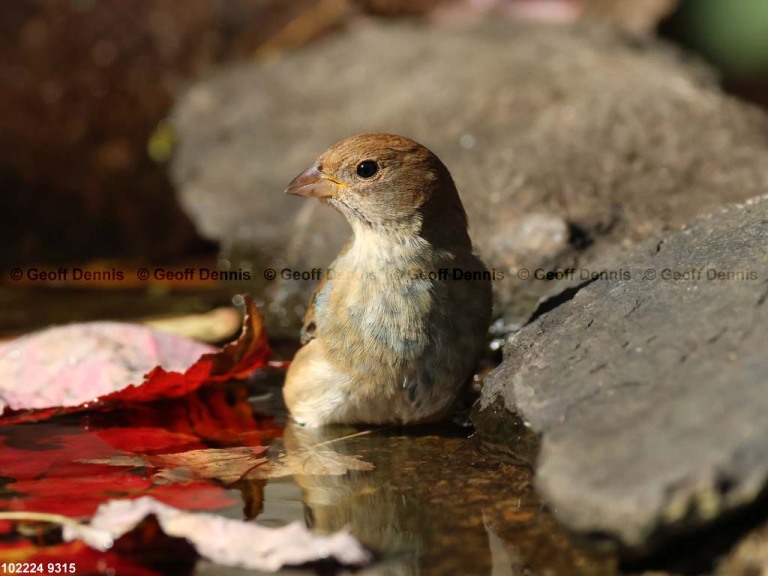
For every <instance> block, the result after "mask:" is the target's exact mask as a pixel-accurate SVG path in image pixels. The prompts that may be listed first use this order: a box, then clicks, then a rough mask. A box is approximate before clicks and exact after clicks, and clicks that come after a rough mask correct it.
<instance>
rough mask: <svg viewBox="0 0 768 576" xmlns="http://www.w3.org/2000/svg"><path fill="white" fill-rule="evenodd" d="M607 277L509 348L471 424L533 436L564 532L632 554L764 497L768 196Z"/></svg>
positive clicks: (726, 211)
mask: <svg viewBox="0 0 768 576" xmlns="http://www.w3.org/2000/svg"><path fill="white" fill-rule="evenodd" d="M692 195H694V196H695V194H692ZM604 271H605V275H604V276H603V277H601V278H599V279H597V280H594V281H592V282H590V283H589V284H588V285H585V286H583V287H582V288H581V289H580V290H578V291H577V292H576V293H575V295H573V297H572V299H570V300H568V301H567V302H564V303H562V304H560V305H559V306H557V307H556V308H554V309H553V310H551V311H549V312H547V313H544V314H542V315H541V316H540V317H539V318H538V319H536V320H535V321H534V322H532V323H531V324H529V325H528V326H526V327H525V328H523V329H522V330H521V331H520V332H518V333H517V334H516V335H515V336H514V337H513V339H512V340H511V341H510V342H509V344H508V345H507V347H506V348H505V350H504V362H503V363H502V365H501V366H500V367H499V368H498V369H497V370H496V371H495V372H494V373H492V375H491V376H490V377H489V378H488V380H487V382H486V386H485V388H484V390H483V398H482V403H481V413H482V412H483V410H491V411H493V410H498V403H499V402H500V401H502V400H503V403H504V405H505V406H506V408H507V409H508V410H509V411H510V412H511V413H512V415H513V416H514V417H516V418H519V419H523V420H524V421H525V422H526V423H527V425H528V426H529V427H530V428H531V430H532V431H533V432H536V433H538V434H540V435H541V436H542V443H541V451H540V454H539V457H538V462H537V470H536V485H537V487H538V488H539V490H540V491H541V492H542V494H543V495H544V497H545V499H546V500H547V501H548V503H549V505H550V506H551V507H552V509H553V511H554V513H555V514H556V516H557V517H558V518H559V519H560V520H561V521H562V522H564V523H565V524H566V525H568V526H569V527H571V528H572V529H574V530H576V531H579V532H583V533H589V534H600V535H604V536H607V537H608V538H610V539H614V540H617V541H619V542H620V543H621V544H622V545H623V546H626V547H628V548H634V549H642V548H645V547H647V546H649V545H653V544H655V543H656V542H658V541H659V540H660V539H661V538H663V537H665V536H668V535H669V534H674V533H676V532H684V531H687V530H691V529H693V528H696V527H699V526H701V525H705V524H707V523H709V522H710V521H712V520H714V519H716V518H718V517H719V516H721V515H722V514H723V513H724V512H727V511H733V510H735V509H739V508H740V507H743V506H747V505H749V504H750V503H752V502H753V501H755V500H756V498H758V496H759V495H760V493H761V492H762V491H764V490H766V488H768V418H766V414H768V354H767V353H766V352H767V351H768V344H767V343H768V196H763V197H761V198H756V199H754V200H752V201H748V202H747V203H745V204H742V205H738V206H731V207H728V208H723V209H720V210H718V211H717V212H715V213H714V214H712V215H710V216H707V217H701V218H698V219H696V220H694V221H693V222H692V223H691V224H690V225H689V226H688V227H687V228H685V229H684V230H683V231H681V232H677V233H674V234H671V235H668V236H664V237H662V238H661V239H659V240H652V241H649V242H646V243H644V244H643V245H641V246H638V247H636V248H634V249H632V250H630V251H628V252H627V253H625V254H622V255H620V256H619V257H617V258H616V259H615V260H614V261H613V262H612V263H610V264H609V265H607V266H606V267H605V268H604ZM477 422H478V424H480V425H483V419H482V418H479V419H478V420H477Z"/></svg>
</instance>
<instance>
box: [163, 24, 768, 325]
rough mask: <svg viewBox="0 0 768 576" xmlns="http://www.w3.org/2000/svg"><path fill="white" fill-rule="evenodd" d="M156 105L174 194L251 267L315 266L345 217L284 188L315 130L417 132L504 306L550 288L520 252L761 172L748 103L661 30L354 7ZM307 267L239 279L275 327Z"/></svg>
mask: <svg viewBox="0 0 768 576" xmlns="http://www.w3.org/2000/svg"><path fill="white" fill-rule="evenodd" d="M382 47H386V49H383V48H382ZM172 122H173V125H174V127H175V129H176V130H177V131H178V134H179V137H180V145H179V148H178V150H177V154H176V156H175V159H174V164H173V176H174V179H175V182H176V184H177V188H178V194H179V199H180V202H181V204H182V206H183V208H184V209H185V210H186V211H187V212H188V213H189V214H190V216H191V217H192V218H193V220H194V221H195V222H196V225H197V227H198V229H199V231H200V232H202V233H203V234H204V235H205V236H207V237H208V238H212V239H216V240H219V241H221V242H222V243H223V244H224V247H225V253H226V254H228V255H230V256H231V258H232V260H233V266H235V267H236V266H238V265H239V261H240V260H246V261H250V265H251V266H252V267H253V268H254V270H255V276H256V277H257V278H262V275H263V274H262V272H263V269H264V267H267V266H275V265H277V269H278V270H280V269H281V268H282V267H284V266H287V267H291V268H292V269H294V268H297V267H298V268H301V269H307V268H308V269H311V268H314V267H324V266H326V265H327V264H329V263H330V262H331V260H332V259H333V257H334V255H335V254H336V252H337V251H338V249H339V247H340V246H341V244H342V243H343V241H344V238H345V237H346V235H347V234H348V227H347V225H346V223H344V222H343V221H342V219H341V217H339V216H338V215H337V214H334V213H332V212H331V213H329V214H325V213H324V211H326V210H331V209H330V208H328V207H324V206H320V205H318V204H316V203H315V204H312V205H311V206H310V207H307V205H306V200H302V199H298V198H292V197H290V198H289V197H285V196H283V195H282V194H281V191H282V190H283V189H284V187H285V185H286V184H287V182H288V181H289V180H290V179H291V178H292V177H293V176H295V175H296V174H297V173H298V172H299V171H301V170H303V169H304V168H305V167H306V166H307V165H308V164H309V163H311V162H312V161H313V160H314V158H315V157H316V156H317V155H318V154H319V153H320V152H322V151H323V150H324V149H325V148H326V147H327V146H328V145H329V144H331V143H333V142H334V141H336V140H338V139H340V138H342V137H345V136H348V135H350V134H353V133H357V132H363V131H387V132H395V133H402V134H405V135H408V136H411V137H413V138H415V139H417V140H419V141H421V142H423V143H424V144H426V145H427V146H429V147H430V148H432V149H433V150H434V151H435V152H436V153H437V154H438V155H439V156H440V157H441V158H442V159H443V160H444V161H445V163H446V164H447V165H448V167H449V168H450V169H451V171H452V172H453V174H454V176H455V179H456V181H457V184H458V186H459V190H460V191H461V193H462V197H463V200H464V203H465V206H466V208H467V211H468V213H469V217H470V224H471V227H472V230H471V231H472V235H473V239H474V241H475V245H476V248H477V250H478V252H479V253H480V255H481V256H482V257H483V258H484V259H485V260H486V262H487V264H488V266H489V267H490V268H495V269H497V270H499V271H502V272H503V273H504V280H500V281H496V282H494V285H495V286H494V289H495V295H496V302H497V306H498V310H499V312H501V313H503V315H504V317H505V321H506V323H507V324H520V323H521V322H522V321H523V320H524V319H526V318H527V317H528V315H529V314H530V312H531V311H532V310H533V309H534V308H535V307H536V304H537V301H538V299H539V298H540V297H541V296H542V295H546V294H548V293H549V292H550V291H551V290H552V289H553V287H552V282H548V281H545V280H539V279H536V278H534V277H533V272H534V271H535V270H537V269H539V268H541V269H543V270H551V269H557V268H563V267H568V266H580V267H590V266H592V265H593V264H594V263H595V262H597V261H598V260H601V259H603V258H605V257H607V256H608V255H610V254H613V253H616V252H618V251H620V250H621V249H623V248H626V247H628V246H630V245H632V244H634V243H637V242H638V241H642V240H644V239H647V238H649V237H652V236H654V235H656V234H658V233H660V232H662V231H664V230H666V229H669V228H675V227H677V226H680V225H682V224H683V223H684V222H686V221H687V220H688V219H690V218H691V217H692V216H695V215H697V214H701V213H706V212H707V211H710V210H712V209H714V208H715V207H717V206H718V205H721V204H722V203H723V202H726V201H739V200H744V199H746V198H749V197H751V196H755V195H757V194H760V193H763V192H764V190H765V189H766V185H767V184H768V148H767V147H766V143H768V137H766V135H767V134H768V120H766V117H765V115H764V114H763V113H762V112H760V111H759V110H757V109H754V108H751V107H749V106H747V105H744V104H741V103H739V102H736V101H735V100H732V99H730V98H728V97H726V96H724V95H723V94H722V93H721V92H720V90H719V88H718V87H717V85H716V82H715V79H714V78H713V76H712V75H711V74H710V72H709V70H708V69H706V68H705V67H704V66H702V65H701V64H699V63H698V62H694V61H691V60H689V59H687V58H685V57H683V56H681V55H680V54H679V53H678V52H676V51H675V50H673V49H671V48H670V47H668V46H667V45H665V44H663V43H661V42H658V41H654V40H637V39H628V38H626V37H624V36H622V35H621V34H620V33H618V32H615V31H612V30H611V29H609V28H607V27H603V26H600V25H595V24H586V23H582V24H577V25H574V26H544V25H533V24H530V23H526V24H520V23H514V22H508V21H505V22H487V23H482V24H479V25H478V26H476V27H473V28H468V29H458V30H450V29H449V30H446V29H434V30H430V31H429V32H426V31H425V30H424V29H422V28H419V27H416V26H408V25H404V24H402V23H399V24H389V25H385V24H371V25H368V26H366V25H364V24H362V23H361V24H360V25H358V26H357V27H356V28H354V29H353V30H350V31H349V32H345V33H343V34H340V35H337V36H335V37H332V38H329V39H326V40H324V41H322V42H319V43H317V44H315V45H313V46H311V47H309V48H307V49H304V50H301V51H297V52H295V53H292V54H286V55H283V56H280V57H277V58H275V59H273V60H271V61H268V62H267V63H265V64H263V65H241V66H237V67H234V68H231V69H228V70H226V71H223V72H221V73H218V74H216V75H214V76H213V77H212V78H210V79H208V80H207V81H205V82H202V83H200V84H197V85H195V86H193V87H192V88H191V89H190V90H189V91H188V93H187V94H186V96H185V97H184V98H183V99H182V100H181V101H180V102H179V103H178V105H177V106H176V108H175V110H174V113H173V116H172ZM302 202H303V203H304V204H302ZM289 246H290V247H291V248H290V249H289ZM307 250H309V252H308V251H307ZM522 270H526V271H528V272H530V273H531V275H532V277H531V278H530V279H528V280H521V279H520V275H521V271H522ZM526 273H527V272H523V273H522V276H525V274H526ZM312 284H313V282H295V281H280V280H278V281H275V282H272V283H267V282H265V281H264V280H263V278H262V282H261V284H255V285H253V286H252V287H251V289H252V290H253V292H254V293H255V294H258V295H261V294H265V300H266V303H267V305H268V306H269V307H270V310H268V312H271V313H269V314H268V323H269V328H270V330H271V333H272V334H277V333H276V332H275V330H276V329H277V328H279V325H280V324H281V323H282V325H284V326H285V327H286V329H287V330H288V332H287V334H290V335H291V336H295V334H296V323H297V319H298V317H299V316H300V315H301V313H302V309H301V307H302V305H303V303H304V302H305V301H306V297H307V295H308V291H309V290H310V288H311V285H312ZM275 319H278V320H279V321H280V322H275Z"/></svg>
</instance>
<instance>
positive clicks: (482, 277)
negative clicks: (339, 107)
mask: <svg viewBox="0 0 768 576" xmlns="http://www.w3.org/2000/svg"><path fill="white" fill-rule="evenodd" d="M286 193H288V194H294V195H297V196H303V197H309V198H319V199H320V200H321V201H322V202H326V203H328V204H330V205H331V206H333V207H334V208H336V209H337V210H338V211H339V212H341V213H342V214H343V215H344V216H345V217H346V219H347V221H348V222H349V224H350V225H351V227H352V232H353V235H352V237H351V238H350V240H349V241H348V242H347V244H346V245H345V247H344V248H343V249H342V251H341V253H340V254H339V255H338V256H337V257H336V259H335V260H334V261H333V263H332V264H331V265H330V267H329V268H328V269H327V270H326V273H325V275H324V276H323V278H322V279H321V281H320V283H319V284H318V286H317V288H316V290H315V292H314V294H313V295H312V298H311V300H310V303H309V307H308V310H307V313H306V315H305V318H304V327H303V328H302V339H301V341H302V344H303V346H302V348H301V349H299V351H298V352H297V353H296V356H295V358H294V360H293V362H292V363H291V365H290V368H289V369H288V373H287V375H286V380H285V385H284V387H283V397H284V399H285V403H286V406H287V407H288V410H289V411H290V413H291V415H292V417H293V418H294V420H295V421H296V422H298V423H300V424H304V425H307V426H322V425H325V424H392V423H394V424H410V423H421V422H427V421H434V420H438V419H440V418H442V417H444V416H446V415H447V413H448V412H449V411H450V408H451V405H452V403H453V401H454V400H455V398H456V396H457V394H458V392H459V390H460V388H461V386H462V385H463V384H465V383H467V381H468V380H469V379H470V378H471V377H472V375H473V373H474V369H475V367H476V364H477V362H478V359H479V357H480V354H481V353H482V350H483V348H484V344H485V335H486V331H487V329H488V325H489V323H490V319H491V302H492V297H491V283H490V280H491V276H490V273H489V272H488V270H487V269H486V268H485V266H484V265H483V262H482V261H481V260H480V259H479V258H478V257H477V256H475V255H474V254H473V252H472V242H471V240H470V238H469V234H468V232H467V216H466V213H465V211H464V207H463V206H462V203H461V200H460V198H459V194H458V191H457V190H456V186H455V184H454V182H453V179H452V177H451V175H450V173H449V172H448V169H447V168H446V167H445V165H444V164H443V163H442V162H441V161H440V160H439V159H438V158H437V156H435V155H434V154H433V153H432V152H430V151H429V150H427V149H426V148H425V147H424V146H421V145H420V144H418V143H416V142H414V141H413V140H410V139H408V138H405V137H402V136H395V135H390V134H361V135H358V136H353V137H350V138H347V139H345V140H342V141H340V142H338V143H337V144H335V145H333V146H331V148H329V149H328V150H327V151H326V152H325V153H323V154H322V155H321V156H320V157H319V158H318V159H317V161H316V162H315V163H314V164H313V165H312V166H311V167H310V168H308V169H307V170H306V171H304V172H302V173H301V174H299V175H298V176H297V177H296V178H294V179H293V181H292V182H291V183H290V184H289V185H288V188H287V189H286Z"/></svg>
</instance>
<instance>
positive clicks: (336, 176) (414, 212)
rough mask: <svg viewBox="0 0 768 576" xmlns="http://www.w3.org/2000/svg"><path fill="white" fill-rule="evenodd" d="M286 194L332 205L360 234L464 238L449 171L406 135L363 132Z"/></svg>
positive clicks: (307, 172)
mask: <svg viewBox="0 0 768 576" xmlns="http://www.w3.org/2000/svg"><path fill="white" fill-rule="evenodd" d="M285 192H286V193H287V194H295V195H297V196H304V197H311V198H320V199H322V200H323V201H326V202H328V203H329V204H331V205H332V206H334V207H335V208H336V209H338V210H339V211H340V212H341V213H342V214H343V215H344V216H345V217H346V218H347V220H348V221H349V223H350V224H351V225H352V228H353V229H354V230H355V232H356V233H358V231H361V230H362V231H364V230H373V231H376V232H379V233H383V234H388V235H389V234H396V235H420V236H422V237H425V238H427V239H429V237H430V236H432V237H434V238H440V237H442V236H444V235H445V233H446V232H447V233H448V234H449V235H452V236H455V235H456V234H457V233H461V234H463V235H464V236H466V229H467V217H466V214H465V212H464V208H463V206H462V204H461V200H460V199H459V194H458V192H457V191H456V186H455V185H454V183H453V179H452V178H451V175H450V173H449V172H448V169H447V168H446V167H445V165H444V164H443V163H442V162H441V161H440V160H439V159H438V157H437V156H435V155H434V154H433V153H432V152H430V151H429V150H428V149H427V148H425V147H424V146H422V145H421V144H418V143H417V142H414V141H413V140H410V139H408V138H405V137H403V136H395V135H392V134H360V135H358V136H352V137H350V138H346V139H344V140H341V141H340V142H337V143H336V144H334V145H333V146H331V147H330V148H329V149H328V150H326V151H325V152H324V153H323V154H322V155H321V156H320V157H319V158H318V159H317V161H316V162H315V163H314V164H313V165H312V166H311V167H310V168H308V169H307V170H305V171H304V172H302V173H301V174H299V175H298V176H297V177H296V178H294V179H293V181H291V183H290V184H289V185H288V188H287V189H286V190H285Z"/></svg>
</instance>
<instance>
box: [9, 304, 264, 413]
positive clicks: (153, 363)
mask: <svg viewBox="0 0 768 576" xmlns="http://www.w3.org/2000/svg"><path fill="white" fill-rule="evenodd" d="M201 354H202V356H201ZM269 355H270V349H269V345H268V343H267V339H266V334H265V333H264V330H263V325H262V319H261V315H260V314H259V312H258V309H257V308H256V305H255V304H254V303H253V302H252V301H251V299H250V298H248V297H246V315H245V319H244V321H243V331H242V333H241V335H240V337H239V338H238V339H237V341H235V342H233V343H232V344H228V345H227V346H225V347H224V348H222V349H221V350H219V351H214V349H213V348H211V347H210V346H208V345H205V344H201V343H198V342H195V341H192V340H188V339H185V338H181V337H178V336H171V335H168V334H163V333H161V332H157V331H155V330H152V329H150V328H146V327H144V326H139V325H134V324H121V323H114V322H93V323H86V324H73V325H70V326H62V327H58V328H51V329H48V330H45V331H42V332H38V333H35V334H30V335H28V336H24V337H22V338H18V339H16V340H13V341H11V342H8V343H4V344H0V410H4V412H3V413H2V417H0V425H7V424H13V423H19V422H30V421H35V420H43V419H46V418H50V417H51V416H54V415H58V414H66V413H71V412H80V411H84V410H112V409H115V408H118V407H120V406H124V405H126V404H130V403H134V402H153V401H156V400H160V399H165V398H179V397H181V396H185V395H187V394H189V393H190V392H192V391H193V390H196V389H197V388H199V387H200V386H202V385H204V384H208V383H214V382H224V381H227V380H230V379H233V378H243V377H245V376H247V375H248V374H250V373H251V372H253V371H254V370H255V369H257V368H260V367H263V366H265V365H266V364H267V362H268V360H269ZM136 382H141V383H140V384H138V385H137V384H135V383H136Z"/></svg>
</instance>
